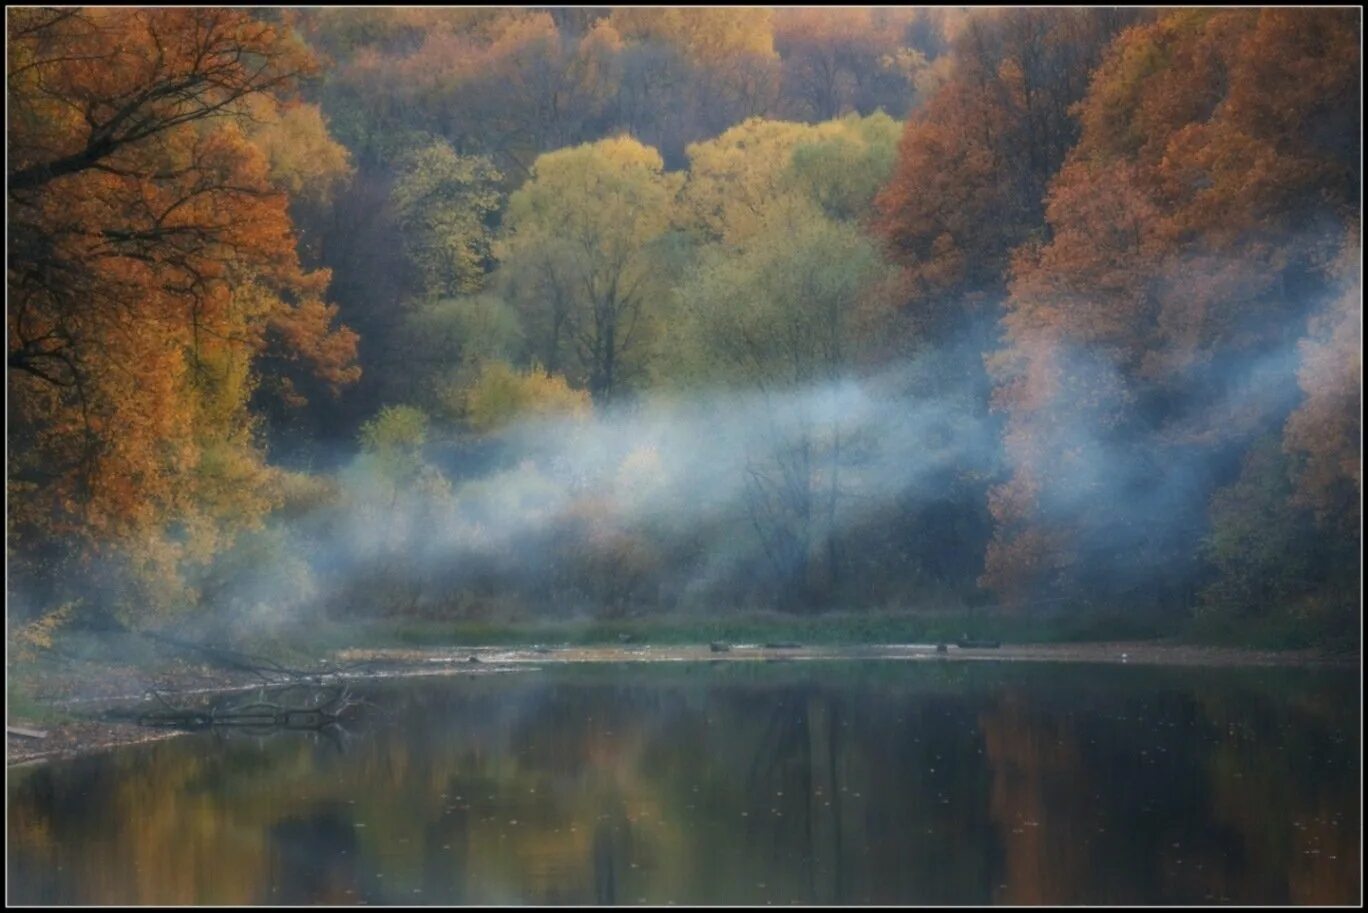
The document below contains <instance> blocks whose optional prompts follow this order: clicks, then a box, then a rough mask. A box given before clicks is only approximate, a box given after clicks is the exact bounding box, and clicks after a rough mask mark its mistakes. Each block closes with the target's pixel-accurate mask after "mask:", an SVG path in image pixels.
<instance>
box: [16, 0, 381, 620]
mask: <svg viewBox="0 0 1368 913" xmlns="http://www.w3.org/2000/svg"><path fill="white" fill-rule="evenodd" d="M8 50H9V93H8V100H9V110H10V118H9V128H10V129H9V162H8V175H7V176H8V194H9V225H8V228H9V237H10V257H9V266H8V283H9V286H8V291H9V302H10V303H9V310H8V331H9V346H8V356H9V362H8V363H9V378H10V381H9V392H10V420H11V427H10V432H11V436H10V441H9V459H10V463H9V469H10V471H9V493H10V495H11V503H12V510H11V514H10V523H11V533H12V542H13V543H14V544H13V546H12V548H13V549H14V550H15V552H16V553H18V554H19V555H21V556H24V557H27V558H30V559H32V561H31V562H29V564H28V570H29V571H31V572H33V574H34V578H35V579H36V580H42V579H52V578H54V577H56V576H58V575H60V574H61V567H60V565H61V562H62V561H63V560H65V559H70V558H72V557H81V558H84V559H90V558H91V557H92V556H95V555H98V554H100V553H102V552H108V551H111V550H113V551H115V552H117V553H118V554H119V555H121V556H124V557H126V558H130V559H131V563H132V566H133V568H134V569H135V570H138V571H141V572H143V573H141V574H139V575H138V577H139V578H141V579H143V580H154V581H158V582H159V586H160V588H159V590H158V591H157V592H156V593H152V594H150V595H151V596H152V597H155V598H160V599H162V600H163V601H167V600H170V599H172V598H176V593H177V592H178V590H177V582H178V579H179V578H178V576H177V572H176V567H177V566H178V564H179V563H180V562H182V561H184V560H186V559H198V560H204V559H206V558H207V557H208V556H209V555H210V554H212V553H213V551H214V550H216V549H217V548H219V547H221V546H222V545H224V544H225V543H226V542H227V541H231V538H232V536H233V535H234V532H235V531H236V530H238V529H241V528H242V527H244V526H251V525H253V524H255V523H257V522H259V519H260V518H261V516H262V515H263V514H264V513H265V511H267V510H268V509H269V508H270V507H271V506H272V504H273V503H274V500H275V495H274V494H273V492H272V486H271V484H270V483H271V481H272V476H273V474H272V472H271V470H270V469H269V468H268V467H267V466H266V465H265V464H264V462H263V460H262V456H261V453H260V450H259V448H258V446H257V445H256V442H255V440H254V434H255V423H254V420H253V417H252V415H251V414H250V412H249V411H248V410H247V400H248V397H249V395H250V393H251V390H252V388H253V385H254V382H255V377H254V371H253V362H254V360H255V359H256V358H257V357H258V356H259V355H262V354H263V353H265V352H267V351H276V352H279V353H282V354H285V355H286V356H287V357H291V358H298V359H302V360H305V361H307V362H309V363H310V364H311V365H312V366H313V368H314V370H315V371H316V372H317V373H318V374H319V375H320V376H321V377H323V378H324V379H325V380H326V381H327V382H328V383H330V384H331V385H333V386H335V387H339V386H341V385H344V384H347V383H349V382H351V381H352V380H354V379H355V378H356V376H357V374H358V369H357V368H356V367H355V366H354V365H353V363H352V362H353V358H354V353H355V344H356V337H355V335H354V334H352V333H351V332H350V331H349V330H347V329H346V328H341V327H335V326H333V316H334V308H333V307H332V306H331V305H329V304H327V303H326V302H325V301H324V298H323V295H324V292H325V289H326V287H327V284H328V279H329V276H328V273H327V272H326V271H314V272H309V271H306V270H304V269H302V268H301V266H300V263H299V260H298V257H297V254H296V250H295V242H294V237H293V233H292V226H291V222H290V218H289V215H288V213H287V205H288V197H287V194H286V193H285V192H284V190H282V189H281V187H279V186H277V184H275V183H273V182H272V169H271V162H270V161H269V160H268V156H267V154H266V152H264V151H263V149H262V148H261V147H259V146H258V145H255V144H254V143H253V142H252V141H251V140H250V139H249V133H248V132H247V129H246V128H247V127H249V126H250V125H249V124H248V123H247V115H248V112H249V110H250V108H249V105H260V104H262V102H263V100H264V101H265V102H267V103H270V104H274V103H275V101H276V100H277V99H282V98H283V97H284V96H285V94H286V93H287V92H288V91H289V90H290V88H291V86H293V85H294V84H295V83H296V81H297V80H298V79H299V78H300V77H303V76H306V75H309V74H311V73H312V72H313V71H314V69H315V63H314V61H313V59H312V57H311V56H310V55H309V54H308V53H307V52H306V51H305V49H303V48H302V47H301V46H300V45H299V44H298V43H297V42H296V41H295V40H294V39H293V38H292V36H291V35H290V33H289V32H288V31H287V30H285V29H282V28H281V27H279V26H275V25H270V24H267V23H264V22H261V21H258V20H257V19H255V18H254V17H253V16H252V15H251V14H250V13H249V12H248V11H245V10H224V9H178V8H167V9H141V10H135V9H116V8H108V9H76V8H71V9H60V10H53V9H17V10H13V11H11V12H10V13H9V15H8ZM257 110H258V111H260V110H261V109H260V108H257ZM145 595H146V594H145ZM154 601H155V599H154Z"/></svg>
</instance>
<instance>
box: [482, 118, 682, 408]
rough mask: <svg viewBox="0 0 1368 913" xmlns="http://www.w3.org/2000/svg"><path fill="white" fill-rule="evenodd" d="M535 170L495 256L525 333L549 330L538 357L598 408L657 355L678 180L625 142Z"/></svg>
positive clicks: (516, 198)
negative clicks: (666, 247) (665, 248)
mask: <svg viewBox="0 0 1368 913" xmlns="http://www.w3.org/2000/svg"><path fill="white" fill-rule="evenodd" d="M532 174H533V177H532V180H530V181H529V182H528V183H527V184H526V185H525V186H524V187H522V188H521V189H520V190H518V191H517V192H516V193H514V194H513V195H512V197H510V199H509V204H508V212H507V214H506V215H505V217H504V225H505V228H506V232H507V235H506V238H505V239H504V240H503V242H502V243H501V248H500V251H499V252H498V255H499V257H500V260H502V261H503V263H504V266H503V271H504V272H505V273H507V274H509V275H510V276H511V277H513V279H512V282H511V285H510V286H509V288H510V290H511V291H510V293H511V294H512V295H513V296H514V299H513V300H514V301H515V303H516V304H517V305H518V306H519V307H520V308H521V309H522V310H523V312H524V313H526V314H528V315H529V318H530V319H529V321H528V323H529V327H535V328H538V329H542V330H543V334H540V335H539V338H535V339H534V340H533V343H532V350H533V353H534V355H535V356H536V357H537V359H538V360H539V361H541V363H542V364H545V365H547V366H548V367H549V368H551V370H557V369H558V368H559V366H560V365H562V364H564V365H566V367H567V368H568V369H569V370H570V372H572V373H571V374H570V376H571V377H572V379H574V380H576V381H577V382H580V383H583V384H584V385H585V386H586V387H587V389H588V390H589V392H590V393H591V394H592V395H593V397H594V399H595V401H596V402H603V401H607V400H610V399H612V398H613V397H615V396H617V395H620V394H621V393H623V392H624V391H625V390H627V389H629V387H630V385H631V383H632V382H633V380H634V379H637V378H640V377H641V376H642V373H643V372H644V371H645V369H646V364H647V362H648V361H649V359H650V356H651V350H652V346H653V344H654V338H653V337H654V335H655V334H656V327H655V322H656V320H657V319H658V316H659V315H658V313H657V309H658V305H659V298H660V297H661V295H660V291H659V288H660V283H661V282H662V281H664V280H665V279H666V278H667V277H665V276H664V275H662V272H661V269H660V267H661V264H662V256H663V255H662V251H661V246H662V243H663V241H664V238H665V235H666V232H667V230H668V228H669V225H670V219H671V214H672V209H673V204H674V198H675V195H676V193H677V192H678V188H679V183H680V181H679V179H678V178H677V177H676V176H675V175H671V174H667V173H665V172H664V170H663V163H662V162H661V159H660V154H659V153H658V152H656V151H655V150H654V149H651V148H650V147H648V146H643V145H641V144H640V143H638V142H636V141H635V140H633V139H630V138H627V137H618V138H614V139H607V140H600V141H599V142H597V143H592V144H585V145H582V146H576V147H574V148H571V149H562V150H560V151H557V152H551V153H547V154H546V155H543V156H540V157H539V158H538V159H537V161H536V162H535V163H534V165H533V169H532ZM548 312H549V314H548ZM548 317H549V319H548Z"/></svg>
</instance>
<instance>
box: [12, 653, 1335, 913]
mask: <svg viewBox="0 0 1368 913" xmlns="http://www.w3.org/2000/svg"><path fill="white" fill-rule="evenodd" d="M1359 683H1360V679H1359V675H1358V671H1357V670H1353V671H1348V672H1345V671H1339V672H1334V671H1310V670H1267V669H1264V670H1254V669H1216V670H1195V669H1163V668H1136V667H1124V666H1089V665H1063V664H1060V665H1055V664H1037V663H1016V664H1013V663H997V662H974V663H950V662H946V663H940V662H864V663H831V662H820V663H819V662H794V663H772V664H771V663H716V664H690V665H680V664H663V665H655V666H646V665H600V666H578V667H556V666H547V667H545V668H544V669H542V670H540V671H529V672H519V673H510V674H501V675H485V676H479V677H469V678H451V679H442V680H433V679H428V680H423V681H408V682H402V683H398V682H396V683H391V684H389V685H386V686H384V687H378V688H375V689H374V690H373V691H372V692H371V693H370V694H369V696H370V697H371V699H372V700H373V701H374V702H375V703H376V704H377V705H378V706H379V707H380V708H382V709H383V713H380V712H372V713H370V714H369V715H368V716H366V717H365V718H364V719H362V720H359V721H358V722H357V723H356V724H355V725H354V726H353V727H352V730H353V731H352V732H351V733H350V735H348V736H346V737H344V738H342V739H340V740H330V739H326V738H319V737H317V736H316V735H308V734H302V733H281V734H279V735H276V736H271V737H266V738H257V737H251V736H244V735H242V734H240V733H239V734H236V735H230V736H221V735H215V734H212V733H206V734H198V735H192V736H185V737H183V738H179V739H174V740H171V741H168V742H163V743H159V744H152V745H145V746H141V747H135V748H130V749H123V750H118V751H113V752H108V753H105V754H103V755H100V756H95V757H90V758H85V759H80V760H76V761H72V762H67V763H61V764H54V765H48V766H43V767H36V768H26V769H19V770H15V771H11V772H10V776H9V821H8V829H9V857H8V870H9V871H8V874H9V887H8V894H9V899H10V901H11V902H20V903H32V902H39V903H82V904H105V903H108V904H147V903H160V904H194V903H215V904H232V903H248V904H250V903H294V904H314V903H351V902H360V901H365V902H368V903H372V904H377V903H417V904H424V903H429V904H436V903H441V904H448V903H601V904H613V903H623V904H629V903H657V904H664V903H670V902H676V903H704V904H712V903H718V904H720V903H733V902H734V903H749V904H764V903H776V904H781V903H782V904H787V903H794V902H797V903H824V902H826V903H832V902H834V903H944V904H957V903H1017V904H1033V903H1050V902H1057V903H1093V904H1105V903H1184V902H1193V903H1216V902H1222V901H1227V902H1258V903H1275V904H1276V903H1316V902H1327V903H1352V902H1357V901H1358V899H1359V895H1360V882H1359V869H1360V860H1361V856H1360V843H1359V839H1360V817H1359V814H1360V813H1359V805H1360V801H1359V798H1360V796H1359V784H1360V758H1359V730H1358V726H1359V704H1358V701H1359V697H1358V695H1359Z"/></svg>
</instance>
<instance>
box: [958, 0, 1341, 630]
mask: <svg viewBox="0 0 1368 913" xmlns="http://www.w3.org/2000/svg"><path fill="white" fill-rule="evenodd" d="M1356 23H1357V20H1356V19H1355V18H1354V17H1353V16H1351V15H1349V14H1347V13H1344V12H1342V11H1329V10H1324V11H1305V12H1303V11H1291V10H1264V11H1256V10H1239V11H1236V10H1231V11H1215V10H1200V11H1172V12H1168V13H1165V14H1164V15H1163V16H1162V17H1161V18H1160V19H1158V20H1157V21H1155V22H1153V23H1150V24H1148V25H1144V26H1140V27H1137V28H1133V29H1130V30H1128V31H1127V32H1125V33H1123V34H1122V36H1121V37H1119V38H1118V39H1117V41H1116V43H1115V44H1114V46H1113V47H1112V49H1111V50H1110V51H1109V52H1108V54H1107V57H1106V59H1105V60H1104V62H1103V63H1102V64H1101V65H1100V67H1099V69H1098V71H1097V73H1096V75H1095V76H1094V78H1093V81H1092V83H1091V86H1090V88H1089V91H1088V95H1087V97H1086V98H1085V100H1084V101H1083V103H1082V104H1081V106H1080V108H1079V120H1080V122H1081V124H1082V134H1081V136H1080V139H1079V142H1078V145H1077V147H1076V148H1075V149H1074V150H1073V151H1072V152H1071V153H1070V154H1069V157H1068V161H1067V163H1066V164H1065V165H1064V167H1063V168H1062V169H1061V170H1060V172H1059V174H1058V175H1057V176H1056V177H1055V179H1054V181H1053V183H1052V185H1051V188H1050V193H1049V197H1048V207H1047V211H1046V222H1047V224H1048V227H1049V235H1048V242H1042V243H1034V244H1028V245H1025V246H1023V247H1022V248H1020V249H1019V250H1018V252H1017V255H1016V257H1015V259H1014V262H1013V267H1012V282H1011V295H1010V298H1009V299H1008V301H1007V303H1006V313H1005V315H1004V318H1003V321H1002V327H1003V329H1004V331H1005V340H1006V345H1005V347H1004V349H1003V350H1002V352H1000V353H999V354H998V355H996V356H994V359H993V367H994V374H995V377H996V380H997V383H998V387H997V390H996V392H995V397H994V398H995V404H996V405H997V407H998V408H999V409H1001V410H1002V411H1004V412H1005V413H1006V415H1007V422H1008V426H1007V432H1006V436H1005V438H1004V444H1005V448H1006V451H1007V456H1008V462H1009V465H1010V466H1011V467H1012V473H1013V475H1012V478H1011V479H1010V480H1009V481H1008V482H1006V483H1004V484H1003V485H1001V486H1000V487H998V488H997V489H996V490H995V491H994V493H993V496H992V497H993V505H994V515H995V518H996V519H997V522H998V531H997V535H996V536H995V541H994V544H993V546H992V547H991V548H990V551H989V555H988V560H987V564H986V570H985V575H984V578H983V579H984V582H985V583H986V584H987V585H989V586H991V587H993V588H994V589H996V590H998V591H999V592H1012V593H1014V594H1018V595H1020V594H1021V593H1024V592H1029V591H1031V590H1032V589H1036V590H1037V591H1039V590H1038V588H1039V587H1040V586H1041V585H1043V583H1044V581H1045V579H1046V577H1042V575H1041V569H1042V568H1046V567H1054V568H1061V567H1074V568H1080V567H1083V566H1084V565H1085V564H1086V563H1087V562H1085V561H1083V560H1082V559H1081V558H1080V557H1079V556H1080V554H1081V552H1080V549H1082V548H1084V546H1085V544H1086V543H1088V542H1090V541H1093V540H1095V539H1096V538H1097V536H1096V533H1095V532H1090V531H1089V530H1090V528H1091V527H1092V521H1091V519H1090V517H1089V516H1087V515H1086V514H1087V511H1093V512H1094V515H1095V511H1096V506H1095V505H1088V504H1084V505H1082V507H1086V508H1087V510H1083V509H1081V508H1080V506H1079V505H1074V506H1072V507H1069V508H1067V509H1052V507H1051V505H1058V504H1059V503H1060V498H1061V497H1063V496H1064V495H1065V494H1066V493H1067V492H1069V491H1072V490H1077V489H1078V486H1079V484H1080V482H1079V478H1080V476H1079V475H1078V473H1077V471H1075V470H1073V469H1071V467H1086V466H1087V465H1088V463H1087V461H1085V460H1077V459H1075V458H1074V457H1073V456H1072V455H1071V454H1073V452H1074V451H1073V449H1072V448H1073V447H1074V442H1075V441H1076V436H1075V435H1072V434H1070V433H1069V431H1068V429H1069V428H1070V427H1077V423H1078V421H1079V420H1080V418H1082V417H1084V416H1087V417H1089V418H1088V421H1089V422H1090V423H1091V427H1094V428H1100V429H1103V430H1104V435H1103V437H1108V436H1110V437H1111V439H1112V441H1113V443H1115V444H1117V445H1118V446H1119V447H1122V448H1124V449H1126V450H1128V451H1130V452H1132V453H1149V454H1155V455H1158V454H1163V457H1162V458H1158V457H1156V459H1154V460H1153V462H1152V464H1151V465H1150V466H1149V467H1148V468H1144V469H1142V470H1141V471H1140V473H1139V477H1138V478H1137V479H1136V481H1135V484H1136V485H1137V486H1139V487H1140V490H1144V486H1145V485H1148V484H1152V483H1155V482H1156V480H1158V479H1161V478H1162V477H1163V475H1164V472H1165V469H1166V467H1172V466H1174V465H1190V466H1192V467H1193V473H1194V477H1195V478H1196V479H1198V480H1200V481H1198V482H1196V483H1195V484H1196V485H1197V486H1198V491H1199V492H1203V491H1204V492H1210V491H1211V490H1212V488H1214V487H1215V485H1218V484H1220V481H1221V480H1224V479H1228V478H1229V475H1230V473H1231V472H1232V471H1237V468H1238V461H1239V460H1240V459H1241V457H1242V455H1243V454H1245V453H1247V452H1249V448H1250V447H1251V446H1252V444H1253V441H1255V440H1256V439H1258V438H1259V437H1260V436H1261V435H1263V434H1264V433H1266V432H1267V431H1268V430H1269V429H1270V428H1277V427H1281V426H1282V424H1283V422H1284V421H1285V420H1286V417H1287V414H1288V412H1289V411H1290V410H1291V409H1292V407H1293V406H1294V405H1295V403H1294V402H1293V396H1292V394H1293V393H1294V389H1295V388H1294V386H1293V385H1292V383H1291V380H1292V378H1291V371H1290V364H1291V361H1292V360H1291V358H1290V357H1288V353H1289V352H1290V351H1291V349H1292V346H1293V344H1294V343H1295V340H1296V339H1297V337H1298V336H1299V335H1301V334H1302V333H1303V331H1304V327H1305V326H1306V320H1307V317H1308V309H1309V303H1310V302H1314V301H1317V300H1321V299H1323V298H1324V297H1327V293H1329V292H1330V291H1331V290H1332V289H1334V290H1336V291H1338V288H1337V284H1338V281H1339V280H1337V279H1334V278H1332V275H1331V270H1330V269H1329V266H1330V264H1331V263H1332V261H1333V260H1334V258H1335V255H1336V254H1337V253H1338V251H1339V250H1340V247H1341V245H1342V244H1343V243H1344V238H1345V232H1346V226H1348V225H1352V224H1353V222H1354V220H1356V219H1357V214H1358V208H1357V202H1356V200H1357V192H1358V185H1359V180H1358V177H1357V169H1356V167H1354V166H1352V165H1351V162H1352V161H1353V160H1354V159H1355V158H1356V156H1357V154H1358V146H1357V143H1358V140H1357V136H1356V135H1355V133H1354V131H1353V130H1351V129H1349V127H1348V124H1349V122H1350V121H1353V120H1354V119H1355V118H1356V116H1357V115H1356V114H1353V113H1352V111H1351V107H1352V106H1350V108H1346V107H1345V106H1346V105H1347V104H1348V101H1347V100H1348V99H1349V98H1355V97H1357V94H1356V93H1357V91H1358V85H1359V74H1358V66H1359V50H1358V45H1357V38H1356V31H1357V24H1356ZM1213 87H1215V91H1213ZM1313 345H1314V344H1313ZM1079 351H1083V352H1087V353H1090V357H1091V358H1093V359H1095V360H1096V361H1097V362H1101V363H1102V364H1103V365H1104V367H1103V368H1102V369H1100V370H1098V371H1097V372H1095V375H1094V374H1092V373H1080V372H1079V371H1078V370H1076V369H1073V368H1071V367H1070V365H1071V357H1072V354H1071V353H1076V352H1079ZM1093 376H1102V377H1105V378H1106V379H1107V382H1106V383H1105V384H1101V385H1098V384H1090V383H1089V382H1088V381H1087V379H1086V378H1088V377H1093ZM1080 381H1082V382H1081V383H1080ZM1313 386H1317V385H1314V384H1313ZM1080 404H1084V408H1082V409H1080V408H1079V405H1080ZM1093 409H1099V410H1101V411H1100V412H1097V413H1094V412H1093V411H1092V410H1093ZM1296 427H1297V425H1296V423H1293V429H1294V431H1293V436H1294V437H1295V436H1296V433H1295V429H1296ZM1330 436H1331V437H1333V436H1334V435H1333V434H1332V435H1330ZM1079 471H1082V470H1079ZM1145 480H1148V481H1145ZM1213 483H1214V484H1213ZM1201 486H1206V487H1205V488H1202V487H1201ZM1199 503H1200V496H1199V497H1189V498H1187V499H1186V500H1185V501H1184V503H1183V505H1182V508H1181V510H1182V514H1183V515H1185V517H1186V519H1188V520H1190V522H1184V523H1177V522H1176V521H1177V520H1179V519H1180V517H1178V516H1172V515H1171V516H1169V517H1168V518H1166V520H1167V522H1168V523H1170V524H1174V525H1176V526H1178V527H1182V532H1181V534H1175V535H1174V536H1173V537H1171V538H1170V539H1168V541H1167V542H1166V543H1165V544H1164V545H1163V547H1162V548H1163V550H1162V551H1161V552H1160V554H1161V555H1162V554H1167V555H1168V559H1164V560H1169V559H1172V560H1173V561H1179V560H1181V556H1183V555H1185V554H1190V553H1191V552H1192V551H1193V549H1194V547H1195V542H1196V539H1197V537H1198V536H1199V535H1200V530H1201V526H1202V517H1201V515H1200V514H1199V512H1198V510H1197V509H1196V508H1197V505H1198V504H1199ZM1128 510H1129V511H1130V515H1132V516H1133V515H1134V509H1133V508H1128V507H1127V505H1126V504H1125V502H1120V503H1118V504H1117V508H1116V513H1115V514H1114V516H1116V517H1118V518H1119V517H1123V516H1127V512H1128ZM1171 513H1174V512H1171ZM1118 522H1119V520H1118ZM1131 557H1132V556H1126V557H1125V559H1124V561H1123V563H1125V562H1128V561H1130V559H1131ZM1160 563H1161V564H1162V561H1161V562H1160ZM1189 571H1190V572H1195V571H1193V569H1191V568H1190V569H1189ZM1047 576H1048V575H1047ZM1178 577H1179V575H1170V576H1169V579H1168V580H1167V581H1165V582H1164V583H1163V584H1162V585H1161V583H1160V582H1159V581H1158V579H1157V578H1156V579H1155V581H1154V582H1153V584H1152V585H1151V586H1150V587H1149V591H1148V592H1147V593H1145V594H1144V595H1143V596H1142V597H1141V598H1142V600H1143V601H1145V602H1147V603H1148V604H1150V605H1151V606H1152V605H1153V604H1154V603H1155V602H1156V601H1166V602H1170V603H1172V602H1175V601H1176V602H1179V603H1182V602H1183V601H1185V600H1186V599H1187V597H1186V596H1184V595H1183V593H1184V592H1190V590H1191V586H1190V585H1188V586H1174V585H1173V584H1175V583H1176V581H1177V579H1178ZM1050 579H1052V580H1053V581H1054V584H1055V585H1062V586H1063V587H1064V588H1065V589H1066V590H1069V591H1071V592H1073V593H1075V594H1078V593H1081V592H1082V591H1084V590H1086V589H1087V586H1086V585H1085V584H1084V583H1083V582H1082V581H1081V580H1080V578H1078V577H1077V576H1074V577H1072V578H1067V577H1066V578H1060V577H1059V576H1058V575H1055V576H1054V577H1053V578H1050ZM1175 591H1176V594H1175ZM1094 592H1097V591H1096V590H1094Z"/></svg>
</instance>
